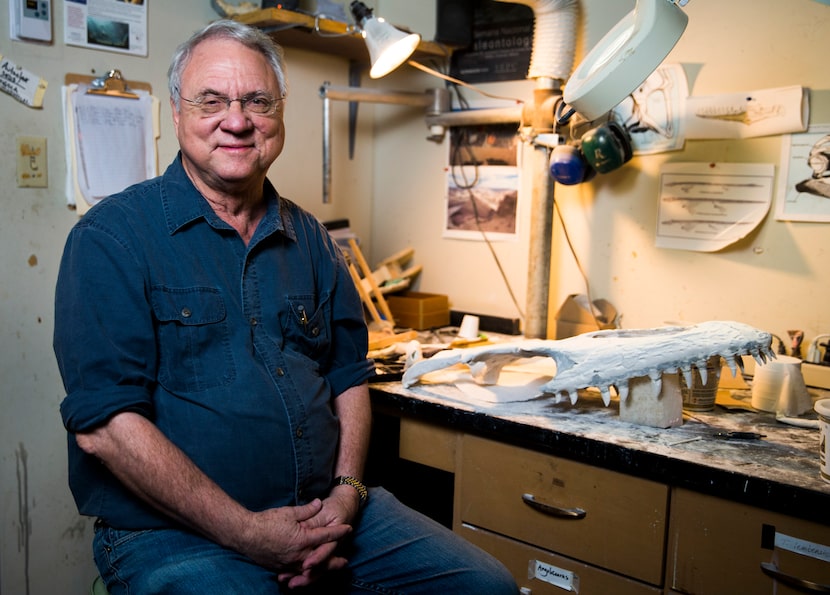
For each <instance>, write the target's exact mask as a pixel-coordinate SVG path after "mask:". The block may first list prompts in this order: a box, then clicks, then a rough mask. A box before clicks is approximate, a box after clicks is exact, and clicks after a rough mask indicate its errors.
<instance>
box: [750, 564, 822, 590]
mask: <svg viewBox="0 0 830 595" xmlns="http://www.w3.org/2000/svg"><path fill="white" fill-rule="evenodd" d="M761 570H763V571H764V574H766V575H768V576H771V577H772V578H774V579H775V580H777V581H779V582H782V583H784V584H785V585H787V586H790V587H793V588H794V589H797V590H798V591H801V592H802V593H830V585H822V584H821V583H814V582H813V581H808V580H806V579H803V578H798V577H795V576H791V575H789V574H784V573H783V572H781V571H780V570H778V568H777V567H776V566H775V564H770V563H769V562H761Z"/></svg>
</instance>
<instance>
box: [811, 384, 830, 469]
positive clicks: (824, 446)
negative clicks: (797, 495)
mask: <svg viewBox="0 0 830 595" xmlns="http://www.w3.org/2000/svg"><path fill="white" fill-rule="evenodd" d="M814 407H815V410H816V413H818V425H819V432H820V433H819V441H818V461H819V473H820V474H821V478H822V479H823V480H824V481H826V482H828V483H830V399H819V400H818V401H816V404H815V406H814Z"/></svg>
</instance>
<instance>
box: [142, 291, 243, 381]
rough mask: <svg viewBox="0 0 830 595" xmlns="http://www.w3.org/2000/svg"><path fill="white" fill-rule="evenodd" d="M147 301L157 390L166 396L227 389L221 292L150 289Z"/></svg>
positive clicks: (229, 359)
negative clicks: (154, 335)
mask: <svg viewBox="0 0 830 595" xmlns="http://www.w3.org/2000/svg"><path fill="white" fill-rule="evenodd" d="M151 299H152V306H153V314H154V315H155V318H156V321H157V323H158V334H157V337H158V339H157V340H158V353H159V375H158V376H159V378H158V379H159V382H160V383H161V384H162V386H164V387H165V388H166V389H168V390H170V391H171V392H198V391H203V390H207V389H210V388H215V387H218V386H224V385H227V384H229V383H231V382H232V381H233V379H234V376H235V367H234V363H233V355H232V352H231V345H230V329H229V328H228V322H227V310H226V308H225V302H224V300H223V299H222V294H221V293H220V291H219V290H217V289H213V288H209V287H189V288H171V287H154V288H153V290H152V298H151Z"/></svg>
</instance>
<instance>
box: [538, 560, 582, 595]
mask: <svg viewBox="0 0 830 595" xmlns="http://www.w3.org/2000/svg"><path fill="white" fill-rule="evenodd" d="M527 570H528V573H527V574H528V578H535V579H539V580H540V581H544V582H546V583H549V584H551V585H553V586H555V587H559V588H560V589H564V590H565V591H572V592H574V593H579V575H576V574H574V573H573V572H571V571H570V570H565V569H563V568H558V567H556V566H552V565H551V564H545V563H544V562H542V561H541V560H530V562H529V564H528V568H527Z"/></svg>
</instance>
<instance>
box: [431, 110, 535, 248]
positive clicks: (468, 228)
mask: <svg viewBox="0 0 830 595" xmlns="http://www.w3.org/2000/svg"><path fill="white" fill-rule="evenodd" d="M449 146H450V158H449V167H448V168H447V194H446V217H445V220H444V221H445V226H444V233H443V235H444V237H446V238H458V239H468V240H501V241H504V240H515V239H517V236H518V230H517V223H518V206H519V167H518V155H519V136H518V134H517V132H516V125H515V124H490V125H480V126H457V127H454V128H453V129H452V133H451V136H450V143H449Z"/></svg>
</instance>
